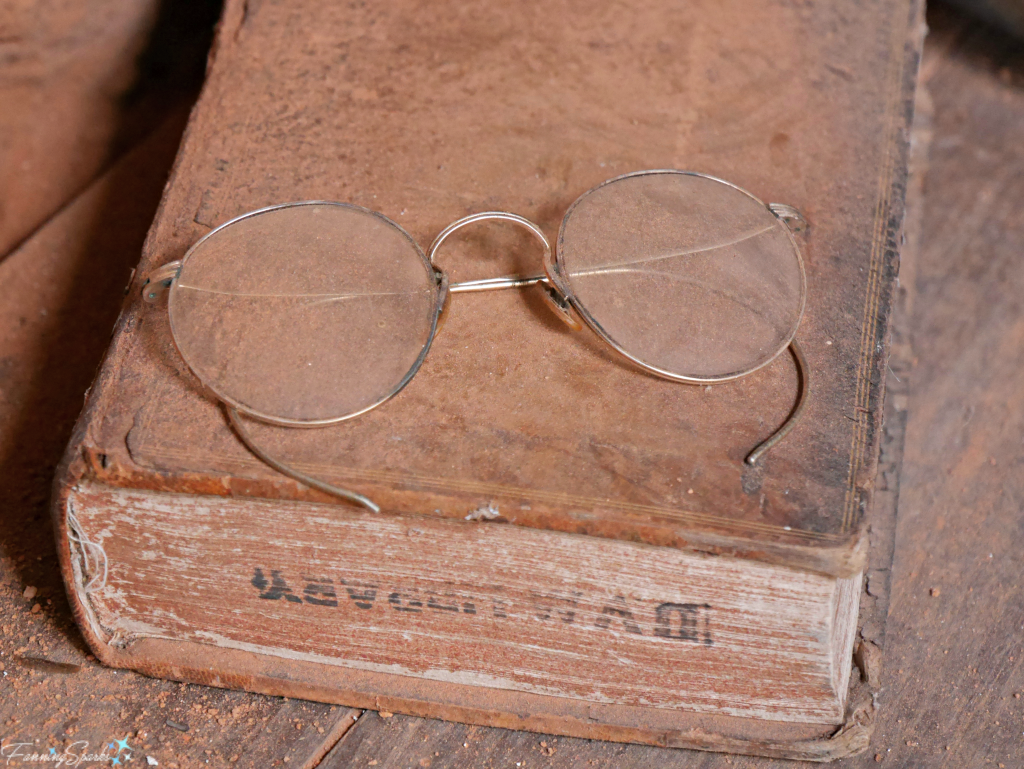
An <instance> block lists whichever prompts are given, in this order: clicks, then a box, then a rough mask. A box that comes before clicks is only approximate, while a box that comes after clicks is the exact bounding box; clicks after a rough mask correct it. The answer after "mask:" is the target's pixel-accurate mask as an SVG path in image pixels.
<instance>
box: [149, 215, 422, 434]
mask: <svg viewBox="0 0 1024 769" xmlns="http://www.w3.org/2000/svg"><path fill="white" fill-rule="evenodd" d="M437 296H438V292H437V289H436V287H435V283H434V280H433V277H432V272H431V270H430V267H429V265H428V264H427V262H426V258H425V257H424V256H423V253H422V251H421V250H420V249H419V247H418V246H417V245H416V243H415V242H414V241H412V239H411V238H410V237H409V236H408V235H407V234H406V233H405V232H404V231H403V230H402V229H401V228H400V227H398V225H396V224H394V223H393V222H391V221H390V220H388V219H386V218H385V217H383V216H380V215H379V214H375V213H373V212H371V211H367V210H365V209H362V208H358V207H355V206H348V205H342V204H334V203H296V204H290V205H285V206H279V207H276V208H271V209H267V210H264V211H259V212H255V213H252V214H249V215H246V216H243V217H240V218H238V219H235V220H233V221H232V222H230V223H228V224H226V225H225V226H223V227H221V228H219V229H217V230H214V231H213V232H212V233H210V234H209V235H208V236H207V237H205V238H204V239H203V240H201V241H199V242H198V243H197V244H196V245H195V246H194V247H193V248H192V250H191V251H190V252H189V253H188V254H187V255H186V257H185V259H184V263H183V266H182V269H181V274H180V276H179V277H178V279H177V280H176V281H175V282H174V284H173V286H172V288H171V291H170V297H169V300H168V301H169V313H170V320H171V329H172V331H173V334H174V340H175V343H176V344H177V346H178V349H179V351H180V352H181V355H182V357H183V358H184V359H185V361H186V362H187V363H188V365H189V367H190V368H191V369H192V370H193V372H195V374H196V375H197V376H198V377H199V379H201V380H202V382H203V383H204V384H205V385H206V386H207V387H209V388H210V389H211V390H213V391H214V392H215V393H216V394H217V395H218V396H219V397H221V398H223V399H224V400H225V401H227V402H228V403H230V404H232V405H235V406H237V407H239V408H240V409H242V410H243V411H245V412H247V413H249V414H251V415H253V416H257V417H260V418H263V419H267V420H269V421H273V422H279V423H289V422H291V423H295V422H308V423H317V422H330V421H336V420H340V419H344V418H345V417H347V416H351V415H353V414H357V413H359V412H361V411H364V410H366V409H368V408H371V407H373V406H375V405H376V404H378V403H380V402H381V401H383V400H385V399H386V398H388V397H389V396H390V395H392V394H393V393H394V392H395V391H396V390H397V389H400V388H401V386H402V384H403V383H404V382H405V381H406V380H407V378H408V376H409V375H410V374H411V373H412V372H413V371H414V370H415V367H416V366H417V365H418V361H419V359H420V356H421V353H422V351H423V350H424V348H425V346H426V345H428V343H429V339H430V334H431V329H432V327H433V323H434V318H435V316H436V303H437Z"/></svg>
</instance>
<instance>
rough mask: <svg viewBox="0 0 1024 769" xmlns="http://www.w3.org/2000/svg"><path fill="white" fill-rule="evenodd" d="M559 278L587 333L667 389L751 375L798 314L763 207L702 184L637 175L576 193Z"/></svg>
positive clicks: (798, 283) (799, 303)
mask: <svg viewBox="0 0 1024 769" xmlns="http://www.w3.org/2000/svg"><path fill="white" fill-rule="evenodd" d="M557 260H558V261H557V265H558V272H559V276H560V278H561V280H562V281H563V282H564V283H565V284H566V286H565V287H566V288H567V290H568V293H569V296H570V300H571V301H572V302H573V304H574V306H575V307H576V309H577V310H578V311H579V312H580V314H581V315H582V316H583V318H584V319H585V320H586V321H587V323H588V324H589V325H590V326H591V327H592V328H593V329H594V330H595V331H596V332H597V333H598V334H600V335H601V336H603V337H604V338H605V339H606V340H607V341H608V342H610V343H611V344H612V345H613V346H614V347H616V348H617V349H618V350H619V351H620V352H622V353H623V354H625V355H626V356H627V357H629V358H631V359H632V360H634V361H635V362H637V363H639V364H641V365H642V366H644V367H645V368H647V369H649V370H651V371H653V372H655V373H658V374H660V375H662V376H667V377H669V378H672V379H678V380H683V381H694V382H713V381H722V380H725V379H733V378H735V377H738V376H742V375H744V374H747V373H750V372H751V371H754V370H755V369H757V368H760V367H761V366H763V365H764V364H766V363H768V362H769V361H770V360H772V359H773V358H774V357H775V356H776V355H778V354H779V353H780V352H782V350H784V349H785V348H786V346H787V345H788V344H789V342H790V341H791V340H792V338H793V335H794V334H795V333H796V328H797V325H798V324H799V323H800V317H801V315H802V314H803V308H804V295H805V279H804V270H803V263H802V261H801V259H800V252H799V250H798V249H797V246H796V243H795V241H794V240H793V236H792V235H791V234H790V232H789V228H788V227H787V226H786V225H785V224H784V223H783V222H782V221H781V220H779V219H778V218H777V217H776V216H775V215H774V214H773V213H772V212H771V211H770V210H769V209H768V207H767V206H765V205H764V203H762V202H761V201H759V200H758V199H757V198H755V197H754V196H753V195H751V194H749V193H747V192H744V191H743V190H741V189H739V188H738V187H734V186H733V185H731V184H728V183H726V182H723V181H721V180H719V179H714V178H712V177H709V176H703V175H701V174H694V173H688V172H683V171H645V172H641V173H637V174H630V175H627V176H622V177H619V178H617V179H612V180H611V181H608V182H605V183H604V184H602V185H600V186H599V187H595V188H594V189H592V190H590V191H589V192H587V193H584V195H582V196H581V197H580V198H579V199H578V200H577V201H576V202H575V203H574V204H573V205H572V207H571V208H570V209H569V211H568V212H567V213H566V215H565V218H564V219H563V221H562V227H561V230H560V232H559V239H558V256H557Z"/></svg>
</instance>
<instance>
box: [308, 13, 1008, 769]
mask: <svg viewBox="0 0 1024 769" xmlns="http://www.w3.org/2000/svg"><path fill="white" fill-rule="evenodd" d="M928 22H929V25H930V26H931V30H932V31H931V34H930V37H929V40H928V42H927V45H926V48H925V51H926V56H925V61H924V64H923V67H922V75H923V77H924V78H925V80H926V82H927V85H928V90H929V91H930V92H931V94H932V98H933V100H934V118H933V121H934V122H933V125H930V126H928V129H927V130H930V131H932V132H933V133H934V138H933V139H932V140H931V152H930V161H929V163H928V170H927V176H926V177H925V178H921V179H919V180H918V182H917V183H918V184H920V185H921V187H922V188H923V189H922V191H923V193H924V195H923V200H922V201H921V204H920V205H921V210H920V212H919V214H915V215H914V216H912V217H911V218H912V219H913V218H914V217H915V216H918V215H919V216H920V220H919V221H920V229H919V230H918V232H919V240H920V246H919V249H918V251H919V255H918V257H917V260H916V263H914V262H911V261H910V260H909V259H905V261H904V264H903V265H902V267H901V285H902V290H903V291H904V292H906V295H905V297H904V301H905V302H906V307H907V309H908V311H909V312H908V314H909V320H910V327H909V328H908V327H906V326H903V327H897V328H896V329H895V332H894V333H895V335H896V340H895V341H896V346H895V347H894V350H895V349H896V348H897V347H899V346H901V345H903V346H905V345H907V343H908V341H909V338H910V337H911V336H912V338H913V346H914V354H913V355H907V356H905V357H903V358H902V359H903V360H906V361H907V363H906V365H905V366H903V365H896V364H894V365H893V369H894V371H895V373H894V374H893V373H890V377H889V383H888V387H887V389H888V392H889V395H890V396H892V397H891V398H890V403H892V402H897V403H898V404H899V406H900V408H898V409H895V410H894V411H891V412H889V415H888V416H887V419H886V424H887V427H886V430H887V432H889V433H890V434H893V433H898V432H899V430H900V428H901V426H902V425H903V424H906V425H907V442H906V448H905V456H904V459H903V474H902V480H901V481H900V482H899V483H898V484H897V481H899V480H900V477H899V474H898V473H897V472H895V471H896V466H895V465H894V462H896V460H898V458H899V452H898V450H896V451H895V453H892V452H890V453H889V458H888V460H886V455H885V449H883V460H882V463H881V464H882V467H881V468H880V469H881V470H882V474H881V475H880V476H879V479H878V481H877V483H878V488H879V489H880V490H881V491H882V493H878V492H877V491H876V505H877V504H887V503H890V502H894V501H895V497H896V493H897V491H899V492H900V497H901V499H900V503H899V505H900V517H899V524H898V530H897V541H896V555H895V561H894V565H893V570H892V572H891V574H890V572H889V571H888V569H886V568H884V567H879V568H876V569H874V570H873V571H871V572H869V577H868V579H869V587H868V593H869V595H870V594H871V593H872V588H871V586H870V584H871V582H872V581H873V582H875V583H876V585H877V586H878V588H877V589H876V590H875V591H874V592H876V593H877V594H878V596H880V598H881V600H882V601H883V603H884V601H885V585H886V583H888V582H889V581H890V580H891V582H892V595H891V611H890V617H889V623H888V632H887V634H886V635H885V638H884V644H885V649H884V667H883V670H882V674H881V675H882V686H883V687H884V688H883V691H882V693H881V695H880V697H879V701H880V709H879V716H878V717H879V721H878V725H877V727H876V730H875V733H874V737H873V739H872V743H871V747H870V748H869V750H868V751H867V752H865V753H864V754H862V755H861V756H858V757H855V758H849V759H845V760H843V761H840V762H838V764H837V765H839V766H843V767H851V768H852V767H861V768H862V769H867V767H875V766H883V767H884V766H891V767H912V768H914V769H916V768H918V767H922V768H923V767H928V768H932V767H936V768H938V767H943V768H948V769H959V768H960V767H993V769H995V767H1003V768H1004V769H1010V768H1011V767H1014V768H1016V767H1020V766H1024V737H1022V732H1024V721H1022V719H1024V669H1022V667H1024V666H1022V658H1024V650H1022V648H1021V642H1020V639H1021V628H1022V627H1024V608H1022V607H1024V587H1022V585H1021V581H1020V579H1019V576H1020V567H1019V552H1018V551H1019V546H1018V545H1019V542H1020V537H1021V530H1020V526H1021V521H1022V520H1024V502H1022V500H1024V442H1022V440H1021V435H1024V398H1022V396H1021V393H1022V392H1024V359H1022V357H1021V352H1020V351H1021V349H1024V343H1022V339H1024V329H1022V328H1021V318H1022V316H1024V312H1022V310H1024V308H1022V306H1021V297H1022V296H1024V268H1022V262H1021V259H1020V254H1021V253H1024V220H1022V218H1021V215H1020V206H1019V201H1020V200H1021V198H1022V195H1024V190H1021V186H1020V185H1021V179H1024V152H1022V146H1024V145H1022V144H1021V142H1020V140H1019V139H1020V130H1021V129H1020V127H1021V126H1022V125H1024V62H1022V59H1021V54H1020V49H1019V47H1018V45H1017V44H1015V43H1013V42H1012V41H1011V40H1010V39H1009V38H1005V37H1002V36H1000V35H999V34H998V33H995V32H993V31H992V30H991V29H988V28H986V27H984V26H982V25H980V24H977V23H974V22H970V21H968V20H965V19H964V18H962V17H959V16H957V15H956V14H954V13H952V12H951V11H949V10H948V9H947V8H944V7H942V6H937V7H935V8H932V9H930V10H929V18H928ZM912 186H913V184H912ZM908 235H910V233H908ZM913 237H918V235H914V236H913ZM915 356H916V358H915ZM897 377H898V379H897ZM897 449H898V446H897ZM993 460H994V462H993ZM897 464H898V463H897ZM883 539H884V535H883ZM873 552H874V551H873ZM868 600H875V599H873V597H869V599H868ZM880 631H881V628H879V627H876V628H874V630H873V631H872V630H871V629H868V632H869V633H871V632H873V633H874V636H873V637H874V638H875V639H876V640H878V641H879V642H882V640H883V639H882V634H881V632H880ZM1017 695H1020V697H1018V696H1017ZM541 741H544V742H545V743H546V745H545V746H542V745H541ZM549 751H552V752H551V754H550V755H549V754H548V752H549ZM435 754H436V755H435ZM371 761H376V762H377V763H376V764H374V766H377V767H380V768H381V769H390V768H391V767H400V766H401V767H405V766H418V765H419V766H445V767H469V766H474V767H476V766H481V767H486V766H514V765H515V764H516V763H517V762H519V763H520V764H521V765H522V766H523V767H536V766H546V767H573V768H574V769H575V768H576V767H579V768H580V769H582V768H583V767H588V768H589V767H595V766H615V767H647V766H659V767H666V768H671V767H686V768H687V769H698V768H703V769H725V767H730V769H732V768H741V767H742V768H743V769H755V768H757V769H769V768H775V767H779V768H781V767H782V766H793V764H791V763H788V762H776V761H772V760H769V759H756V758H747V757H742V756H728V755H710V754H705V755H702V754H696V753H692V752H687V751H666V750H657V749H652V748H644V747H639V746H621V745H610V744H606V743H599V742H585V741H580V740H570V739H564V738H560V739H558V740H550V739H546V738H543V737H536V736H531V735H520V734H516V733H513V732H507V731H501V730H482V729H474V728H470V727H464V726H460V725H455V724H443V723H441V722H437V721H427V720H418V721H414V720H409V719H405V718H404V717H400V716H395V717H394V718H390V719H376V718H374V717H369V718H367V719H366V720H365V721H364V722H363V723H362V724H360V725H359V726H358V727H357V728H356V729H354V730H353V731H352V732H350V733H349V734H348V735H347V736H346V738H345V739H344V740H343V741H342V742H341V743H340V744H339V745H338V746H337V748H336V749H335V750H334V751H333V752H332V753H331V754H330V755H329V756H328V758H327V759H326V760H325V761H324V764H323V766H324V767H329V768H330V769H333V767H340V766H347V765H353V766H365V765H369V763H370V762H371ZM332 762H333V763H332Z"/></svg>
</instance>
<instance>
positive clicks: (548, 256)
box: [541, 248, 583, 331]
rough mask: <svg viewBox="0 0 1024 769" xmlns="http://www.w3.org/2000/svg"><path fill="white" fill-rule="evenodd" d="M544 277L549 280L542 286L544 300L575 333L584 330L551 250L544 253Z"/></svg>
mask: <svg viewBox="0 0 1024 769" xmlns="http://www.w3.org/2000/svg"><path fill="white" fill-rule="evenodd" d="M543 264H544V275H545V277H546V278H547V280H545V281H544V283H542V284H541V285H542V286H543V287H544V300H545V301H546V302H547V304H548V307H550V308H551V309H552V310H553V311H554V313H555V315H557V316H558V319H559V320H560V321H562V322H563V323H564V324H565V325H567V326H568V327H569V328H571V329H572V330H573V331H579V330H581V329H582V328H583V324H582V323H581V322H580V318H579V316H578V315H577V314H576V311H575V310H574V309H573V307H572V303H571V302H570V301H569V297H568V291H567V290H566V289H565V286H564V283H563V282H562V276H561V274H560V272H559V269H558V260H557V259H556V258H555V254H554V252H553V251H552V250H551V249H550V248H549V249H546V250H545V251H544V262H543Z"/></svg>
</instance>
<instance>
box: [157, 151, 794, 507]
mask: <svg viewBox="0 0 1024 769" xmlns="http://www.w3.org/2000/svg"><path fill="white" fill-rule="evenodd" d="M492 221H504V222H508V223H511V224H513V225H515V226H517V227H521V228H523V229H525V230H526V231H527V232H528V233H530V234H531V235H532V236H533V237H534V238H535V239H536V240H537V241H538V242H539V244H540V245H541V247H542V249H543V260H542V265H543V271H542V272H537V273H536V274H532V275H522V276H519V275H511V276H505V277H499V278H486V279H482V280H471V281H465V282H460V283H450V282H449V279H448V275H447V274H446V273H445V272H444V270H442V269H441V268H440V267H438V265H437V261H436V257H437V255H438V252H439V250H440V249H441V247H442V246H443V245H444V243H445V242H446V241H447V240H448V238H449V237H451V236H452V235H453V234H454V233H456V232H457V231H459V230H461V229H463V228H464V227H468V226H470V225H473V224H477V223H481V222H492ZM805 224H806V222H805V221H804V219H803V217H802V216H801V215H800V214H799V212H797V211H796V210H795V209H794V208H792V207H790V206H785V205H781V204H770V205H765V204H764V203H762V202H761V201H760V200H758V199H757V198H756V197H754V196H753V195H751V194H750V193H749V192H746V191H744V190H742V189H740V188H739V187H736V186H735V185H732V184H729V183H728V182H724V181H722V180H720V179H716V178H714V177H711V176H707V175H704V174H699V173H692V172H687V171H674V170H657V171H640V172H637V173H632V174H626V175H624V176H619V177H616V178H614V179H610V180H608V181H606V182H604V183H603V184H600V185H598V186H597V187H595V188H593V189H591V190H590V191H588V192H585V193H584V194H583V195H582V196H580V197H579V198H578V199H577V200H576V201H575V202H574V203H573V204H572V205H571V206H570V207H569V210H568V211H567V212H566V213H565V216H564V218H563V219H562V223H561V227H560V229H559V232H558V240H557V250H553V249H552V248H551V244H550V243H549V242H548V239H547V237H546V236H545V235H544V232H543V231H542V230H541V228H540V227H538V226H537V225H536V224H534V223H533V222H531V221H529V220H528V219H525V218H523V217H521V216H518V215H516V214H512V213H506V212H501V211H487V212H483V213H477V214H472V215H470V216H466V217H464V218H462V219H459V220H458V221H455V222H453V223H452V224H450V225H449V226H448V227H446V228H445V229H444V230H443V231H442V232H441V233H440V234H439V235H438V236H437V237H436V238H435V239H434V242H433V243H432V244H431V246H430V248H429V249H428V250H427V253H426V254H424V252H423V251H422V249H421V248H420V247H419V245H418V244H417V243H416V241H415V240H413V238H412V237H411V236H410V235H409V234H408V233H407V232H406V231H405V230H403V229H402V228H401V227H400V226H399V225H398V224H396V223H395V222H393V221H391V220H390V219H388V218H387V217H385V216H383V215H382V214H379V213H376V212H373V211H370V210H368V209H365V208H361V207H359V206H355V205H350V204H347V203H331V202H323V201H306V202H299V203H287V204H284V205H278V206H271V207H269V208H264V209H260V210H258V211H253V212H250V213H247V214H243V215H242V216H239V217H237V218H236V219H232V220H231V221H229V222H227V223H226V224H223V225H221V226H220V227H218V228H216V229H215V230H213V231H211V232H210V233H208V234H207V235H205V236H204V237H203V238H201V239H200V240H199V241H197V242H196V243H195V245H193V246H192V247H191V248H190V249H189V251H188V253H186V254H185V256H184V257H183V258H182V259H181V260H180V261H177V262H171V263H170V264H167V265H165V266H164V267H162V268H160V269H158V270H156V271H155V272H154V273H152V274H151V275H150V276H149V277H148V279H147V281H146V282H145V285H144V287H143V293H144V296H145V298H146V299H147V300H148V301H155V300H156V299H157V298H158V297H159V296H160V294H161V293H162V292H163V291H164V290H166V291H167V293H168V299H167V311H168V315H169V319H170V328H171V334H172V336H173V338H174V343H175V346H176V347H177V349H178V352H179V353H180V355H181V357H182V359H183V360H184V361H185V363H186V364H187V365H188V367H189V369H191V371H192V372H193V373H194V374H195V375H196V377H198V379H199V380H200V381H201V383H202V384H203V385H204V386H205V388H206V389H207V390H208V391H209V392H210V393H212V394H213V395H214V396H215V397H216V398H217V399H218V400H219V401H221V403H222V404H223V405H224V408H225V412H226V414H227V417H228V420H229V421H230V423H231V425H232V427H233V428H234V430H235V432H236V433H237V434H238V436H239V438H240V439H241V440H242V441H243V442H244V443H245V445H246V446H247V447H248V448H249V449H250V450H251V451H252V452H253V454H255V455H256V456H257V457H259V458H260V459H261V460H262V461H264V462H265V463H266V464H268V465H270V466H271V467H273V468H274V469H276V470H278V471H279V472H281V473H283V474H285V475H287V476H289V477H291V478H293V479H295V480H298V481H300V482H302V483H304V484H306V485H308V486H311V487H313V488H316V489H319V490H321V491H325V492H327V493H330V494H333V495H336V496H338V497H341V498H343V499H346V500H349V501H351V502H355V503H357V504H360V505H363V506H365V507H367V508H369V509H371V510H374V511H379V508H378V506H377V505H376V504H374V503H373V502H372V501H371V500H370V499H368V498H367V497H365V496H363V495H362V494H357V493H355V492H353V491H349V490H347V489H343V488H340V487H338V486H334V485H332V484H328V483H325V482H323V481H321V480H319V479H316V478H313V477H311V476H308V475H306V474H304V473H301V472H299V471H297V470H295V469H294V468H292V467H289V466H288V465H287V464H285V463H284V462H281V461H280V460H278V459H276V458H274V457H271V456H270V455H268V454H267V453H266V452H265V451H264V450H263V449H261V448H260V447H259V446H258V445H257V444H256V443H255V442H254V441H253V439H252V437H251V435H250V434H249V432H248V430H247V429H246V427H245V425H244V424H243V420H242V417H241V415H243V414H244V415H246V416H248V417H251V418H253V419H256V420H259V421H262V422H267V423H270V424H274V425H282V426H288V427H316V426H322V425H331V424H336V423H338V422H343V421H345V420H348V419H353V418H355V417H357V416H359V415H360V414H365V413H366V412H367V411H370V410H371V409H374V408H377V407H378V406H380V405H381V404H383V403H385V402H386V401H387V400H389V399H390V398H392V397H394V396H395V395H397V394H398V393H399V392H400V391H401V390H402V388H404V387H405V386H406V385H407V384H408V383H409V382H410V381H411V380H412V378H413V376H414V375H415V374H416V372H417V371H418V370H419V368H420V365H421V364H422V363H423V361H424V359H425V358H426V356H427V353H428V352H429V350H430V345H431V343H432V342H433V340H434V337H435V336H436V334H437V332H438V329H439V326H440V324H441V320H442V315H443V312H444V310H445V308H446V306H447V303H448V300H449V296H450V295H452V294H459V293H469V292H480V291H491V290H497V289H506V288H520V287H526V286H534V285H535V286H538V287H539V289H540V290H541V291H542V292H543V295H544V297H545V298H546V300H547V302H548V304H549V305H550V306H551V308H552V309H553V310H554V312H555V313H556V314H557V315H558V317H559V318H561V319H562V320H563V321H565V323H566V324H568V325H569V326H570V327H571V328H573V329H576V330H578V329H581V328H582V327H583V326H584V325H586V326H588V327H589V328H590V329H591V331H593V332H594V333H595V334H596V335H597V336H598V337H599V338H600V339H602V340H603V341H604V342H606V343H607V344H608V345H609V346H610V347H611V348H612V349H614V350H615V351H616V352H617V353H619V354H620V355H621V356H622V358H623V359H624V361H625V362H627V363H628V364H630V365H633V366H635V367H637V368H638V369H639V370H641V371H645V372H648V373H650V374H653V375H655V376H658V377H661V378H664V379H668V380H672V381H675V382H681V383H687V384H700V385H708V384H713V383H718V382H727V381H730V380H733V379H738V378H740V377H743V376H746V375H748V374H750V373H752V372H754V371H757V370H758V369H760V368H762V367H763V366H766V365H767V364H768V363H770V362H771V361H773V360H774V359H775V358H776V357H778V356H779V354H781V353H782V352H783V351H784V350H786V349H787V348H789V350H790V352H791V354H792V356H793V358H794V360H795V362H796V365H797V370H798V375H799V389H798V393H797V398H796V402H795V405H794V407H793V409H792V411H791V412H790V414H789V415H788V417H787V418H786V420H785V422H784V423H783V424H782V426H781V427H779V428H778V429H777V430H776V431H775V432H774V433H773V434H772V435H771V436H770V437H769V438H768V439H767V440H765V441H763V442H762V443H760V444H759V445H758V446H757V447H755V448H754V450H753V451H751V452H750V454H748V455H747V458H746V461H747V462H748V463H750V464H754V463H756V462H757V461H758V460H759V459H760V458H761V457H762V456H763V455H764V453H765V452H766V451H767V450H768V449H770V448H771V447H772V446H774V445H775V444H776V443H777V442H778V441H779V440H781V439H782V438H783V437H784V436H785V435H786V434H787V433H788V432H789V431H790V430H791V429H792V427H793V426H794V424H795V423H796V421H797V419H798V418H799V416H800V414H801V412H802V410H803V406H804V403H805V401H806V394H807V391H808V382H807V365H806V362H805V360H804V357H803V354H802V353H801V351H800V348H799V346H798V345H797V343H796V341H795V339H794V336H795V334H796V330H797V327H798V326H799V324H800V319H801V317H802V315H803V310H804V303H805V297H806V277H805V275H804V267H803V261H802V259H801V257H800V250H799V248H798V246H797V243H796V241H795V239H794V237H793V231H798V230H799V229H802V228H803V226H804V225H805Z"/></svg>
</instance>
